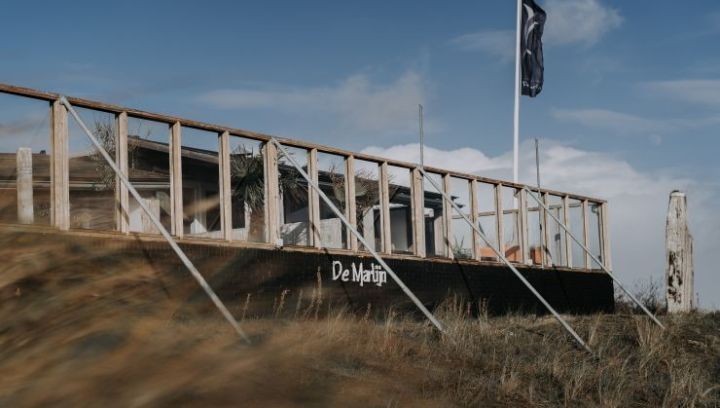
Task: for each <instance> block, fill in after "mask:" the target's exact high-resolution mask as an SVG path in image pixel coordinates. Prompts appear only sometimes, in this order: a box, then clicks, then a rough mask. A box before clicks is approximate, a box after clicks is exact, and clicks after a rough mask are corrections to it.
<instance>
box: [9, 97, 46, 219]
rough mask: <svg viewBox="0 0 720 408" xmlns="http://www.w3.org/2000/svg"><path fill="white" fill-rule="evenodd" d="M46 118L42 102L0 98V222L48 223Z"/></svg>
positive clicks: (22, 98) (29, 99) (19, 98)
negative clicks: (19, 153)
mask: <svg viewBox="0 0 720 408" xmlns="http://www.w3.org/2000/svg"><path fill="white" fill-rule="evenodd" d="M50 117H51V115H50V106H49V104H48V103H47V102H45V101H39V100H36V99H31V98H24V97H21V96H15V95H8V94H0V222H6V223H23V224H45V225H47V224H49V223H50V163H51V161H50V154H51V151H50V129H51V120H50ZM20 149H27V150H23V151H24V152H26V153H21V155H20V156H18V151H19V150H20ZM18 181H19V182H20V184H21V186H28V187H29V188H28V189H25V188H22V187H21V188H20V191H18V188H17V185H18ZM19 196H20V197H19ZM18 198H19V200H18Z"/></svg>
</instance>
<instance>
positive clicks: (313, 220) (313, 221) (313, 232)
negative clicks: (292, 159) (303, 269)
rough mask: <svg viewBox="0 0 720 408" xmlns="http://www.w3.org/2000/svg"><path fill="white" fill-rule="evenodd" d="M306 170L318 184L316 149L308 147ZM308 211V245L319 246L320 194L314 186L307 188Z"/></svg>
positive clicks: (321, 243) (320, 243) (320, 244)
mask: <svg viewBox="0 0 720 408" xmlns="http://www.w3.org/2000/svg"><path fill="white" fill-rule="evenodd" d="M307 171H308V175H309V176H310V179H311V180H312V181H313V183H314V184H315V185H316V186H319V185H320V182H319V180H320V178H319V175H318V151H317V149H310V150H309V151H308V156H307ZM308 211H309V212H310V215H309V219H310V246H314V247H315V248H320V247H322V246H323V242H322V236H321V234H320V195H319V194H318V192H317V191H315V189H314V188H308Z"/></svg>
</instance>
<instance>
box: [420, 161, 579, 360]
mask: <svg viewBox="0 0 720 408" xmlns="http://www.w3.org/2000/svg"><path fill="white" fill-rule="evenodd" d="M420 171H421V172H422V173H423V176H426V174H425V170H423V169H420ZM426 178H427V179H428V180H429V181H430V184H432V185H433V187H435V189H436V190H437V191H438V192H440V194H442V196H443V198H444V199H445V201H447V202H448V203H450V204H451V205H452V206H453V207H454V208H455V210H456V211H457V212H458V213H459V214H460V215H461V216H462V217H463V219H464V220H465V222H467V223H468V225H470V226H471V227H472V228H473V229H474V230H475V232H477V233H478V235H480V238H482V239H483V241H485V243H486V244H487V245H488V246H489V247H490V248H492V250H493V251H494V252H495V255H497V257H498V258H499V259H500V260H502V261H503V262H504V263H505V264H506V265H507V266H508V267H509V268H510V270H511V271H513V273H514V274H515V276H517V277H518V279H520V281H521V282H522V283H523V284H524V285H525V286H526V287H527V288H528V289H529V290H530V292H532V294H533V295H535V297H536V298H537V299H538V300H539V301H540V303H542V304H543V305H544V306H545V307H546V308H547V309H548V310H549V311H550V313H552V314H553V316H555V319H557V321H558V322H560V324H561V325H562V326H563V327H564V328H565V330H567V332H568V333H570V335H572V336H573V337H574V338H575V340H576V341H577V342H578V344H580V345H581V346H582V347H583V348H584V349H585V350H587V351H588V352H589V353H591V354H592V350H591V349H590V347H589V346H588V345H587V344H586V343H585V342H584V341H583V339H582V338H581V337H580V335H579V334H577V332H575V330H573V328H572V327H570V325H569V324H568V323H567V322H566V321H565V319H563V318H562V316H560V314H559V313H558V312H557V311H555V309H554V308H553V307H552V306H550V304H549V303H548V302H547V300H545V298H544V297H542V295H541V294H540V293H539V292H538V291H537V290H536V289H535V288H534V287H533V285H532V284H531V283H530V282H529V281H528V280H527V279H526V278H525V277H524V276H523V275H522V274H521V273H520V272H519V271H518V270H517V269H516V268H515V266H513V265H512V264H511V263H510V261H508V259H507V258H506V257H505V255H504V254H503V253H502V251H500V250H498V249H497V248H495V247H493V246H492V245H491V244H490V241H489V240H488V239H487V237H486V236H485V234H483V233H482V231H480V228H478V226H477V225H475V224H473V222H472V221H470V219H468V217H467V216H466V215H465V214H464V213H463V212H462V210H461V209H460V207H459V206H458V205H457V203H455V202H454V201H453V200H452V198H450V196H448V195H447V193H445V191H443V190H442V189H441V188H440V187H439V186H438V185H437V184H436V183H435V181H434V180H433V179H431V178H430V177H426Z"/></svg>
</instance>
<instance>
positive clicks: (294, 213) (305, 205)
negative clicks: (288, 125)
mask: <svg viewBox="0 0 720 408" xmlns="http://www.w3.org/2000/svg"><path fill="white" fill-rule="evenodd" d="M285 149H286V150H287V151H288V154H290V155H291V156H292V158H293V159H294V160H295V162H297V163H298V165H300V167H302V169H303V170H305V171H307V163H308V151H307V150H306V149H301V148H297V147H289V146H285ZM278 171H279V174H280V195H281V197H282V199H281V202H282V210H281V211H280V234H281V238H282V240H283V244H284V245H310V244H311V242H312V241H311V239H310V233H311V230H310V211H309V202H310V201H309V194H308V193H309V191H308V184H307V181H306V180H305V179H304V178H303V176H302V175H301V174H300V172H299V171H298V170H297V169H296V168H295V166H293V164H292V163H291V162H290V160H288V158H287V157H285V156H283V154H282V152H281V151H280V152H278Z"/></svg>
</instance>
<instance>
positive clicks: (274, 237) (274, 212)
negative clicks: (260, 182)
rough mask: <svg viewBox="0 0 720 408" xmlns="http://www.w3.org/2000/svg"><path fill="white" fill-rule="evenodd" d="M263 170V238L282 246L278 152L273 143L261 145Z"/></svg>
mask: <svg viewBox="0 0 720 408" xmlns="http://www.w3.org/2000/svg"><path fill="white" fill-rule="evenodd" d="M263 157H264V161H265V162H264V165H263V166H264V170H265V238H266V240H267V242H268V243H270V244H273V245H276V246H282V244H283V243H282V240H281V236H280V186H279V184H278V180H279V177H280V173H279V171H278V153H277V147H275V145H274V144H273V143H265V144H264V145H263Z"/></svg>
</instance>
